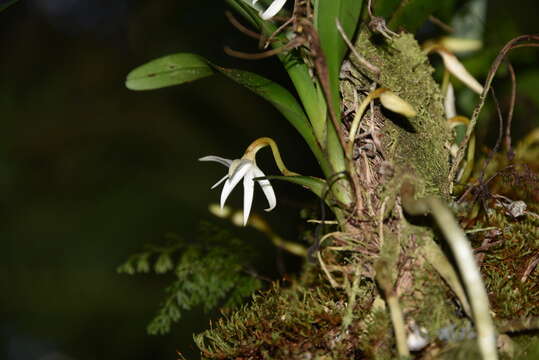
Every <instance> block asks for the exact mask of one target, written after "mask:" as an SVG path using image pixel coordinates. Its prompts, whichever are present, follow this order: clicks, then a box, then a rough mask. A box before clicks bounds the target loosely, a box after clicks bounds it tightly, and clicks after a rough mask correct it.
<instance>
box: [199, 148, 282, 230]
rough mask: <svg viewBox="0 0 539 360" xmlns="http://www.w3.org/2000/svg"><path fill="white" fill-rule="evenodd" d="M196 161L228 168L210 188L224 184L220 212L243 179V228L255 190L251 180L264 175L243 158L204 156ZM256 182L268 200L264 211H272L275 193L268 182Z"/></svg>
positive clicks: (252, 162)
mask: <svg viewBox="0 0 539 360" xmlns="http://www.w3.org/2000/svg"><path fill="white" fill-rule="evenodd" d="M198 160H199V161H215V162H218V163H219V164H222V165H225V166H226V167H227V168H228V174H226V175H225V176H224V177H223V178H222V179H221V180H219V181H218V182H217V183H215V185H213V186H212V187H211V188H212V189H214V188H216V187H217V186H219V185H220V184H221V183H222V182H223V181H224V182H225V185H224V186H223V191H222V192H221V210H223V207H224V205H225V202H226V199H227V198H228V195H230V193H231V192H232V190H233V189H234V188H235V187H236V185H238V183H239V182H240V180H241V179H243V226H245V225H246V224H247V220H248V219H249V213H250V212H251V205H252V204H253V192H254V188H255V180H253V179H254V178H257V177H264V176H265V175H264V173H263V172H262V170H260V169H259V168H258V166H256V163H255V161H254V160H251V159H246V158H245V157H244V158H241V159H235V160H230V159H225V158H222V157H220V156H214V155H210V156H204V157H202V158H200V159H198ZM256 182H258V184H259V185H260V187H261V188H262V191H263V192H264V195H266V199H267V200H268V204H269V207H268V208H267V209H265V211H271V210H273V209H274V208H275V205H276V204H277V199H276V198H275V193H274V192H273V188H272V187H271V184H270V182H269V180H267V179H260V180H256Z"/></svg>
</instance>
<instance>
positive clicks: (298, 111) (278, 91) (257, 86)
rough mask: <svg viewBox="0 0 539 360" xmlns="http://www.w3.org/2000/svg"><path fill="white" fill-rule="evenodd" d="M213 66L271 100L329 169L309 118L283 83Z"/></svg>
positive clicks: (322, 163) (322, 165)
mask: <svg viewBox="0 0 539 360" xmlns="http://www.w3.org/2000/svg"><path fill="white" fill-rule="evenodd" d="M212 67H213V68H214V69H215V70H217V71H219V72H220V73H221V74H223V75H225V76H226V77H228V78H229V79H231V80H233V81H235V82H237V83H238V84H240V85H243V86H245V87H246V88H247V89H249V90H251V91H252V92H254V93H255V94H257V95H259V96H261V97H262V98H264V99H265V100H267V101H268V102H270V103H271V104H272V105H273V106H274V107H275V108H276V109H277V110H278V111H279V112H280V113H281V114H282V115H283V116H284V117H285V118H286V119H287V120H288V121H289V122H290V124H291V125H292V126H294V128H296V130H297V131H298V132H299V133H300V134H301V136H302V137H303V138H304V139H305V141H306V142H307V144H308V145H309V147H310V148H311V151H312V152H313V154H314V155H315V157H316V158H317V160H318V162H319V163H320V166H321V167H322V170H323V171H326V170H328V169H329V167H328V166H329V165H328V164H327V163H326V160H325V156H324V155H323V153H322V151H321V148H320V145H319V144H318V142H317V141H316V138H315V136H314V133H313V131H312V127H311V126H310V124H309V119H308V118H307V116H306V115H305V112H304V111H303V108H302V107H301V105H300V104H299V103H298V101H297V100H296V98H295V97H294V96H293V95H292V94H291V93H290V92H289V91H288V90H286V89H285V88H284V87H282V86H281V85H279V84H277V83H275V82H273V81H271V80H269V79H267V78H265V77H263V76H260V75H258V74H255V73H251V72H248V71H243V70H236V69H227V68H223V67H220V66H217V65H214V64H212Z"/></svg>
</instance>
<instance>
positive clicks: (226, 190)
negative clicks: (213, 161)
mask: <svg viewBox="0 0 539 360" xmlns="http://www.w3.org/2000/svg"><path fill="white" fill-rule="evenodd" d="M252 167H253V163H252V162H245V163H242V164H240V165H239V166H238V168H237V169H236V171H235V172H234V174H232V176H231V177H229V178H228V179H227V180H226V181H225V186H223V191H222V192H221V209H222V208H223V207H224V206H225V202H226V199H227V198H228V195H230V193H231V192H232V190H233V189H234V188H235V187H236V185H238V183H239V182H240V180H241V179H242V178H243V177H244V176H245V174H246V173H247V172H248V171H249V169H251V168H252Z"/></svg>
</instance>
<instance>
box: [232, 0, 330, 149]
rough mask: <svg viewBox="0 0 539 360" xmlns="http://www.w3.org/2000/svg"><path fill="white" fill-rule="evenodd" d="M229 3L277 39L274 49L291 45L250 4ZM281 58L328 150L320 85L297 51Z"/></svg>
mask: <svg viewBox="0 0 539 360" xmlns="http://www.w3.org/2000/svg"><path fill="white" fill-rule="evenodd" d="M227 2H228V3H229V4H230V5H231V6H232V7H233V8H234V10H236V11H237V12H238V13H239V14H240V15H242V16H243V17H244V18H245V19H246V20H247V21H248V22H249V23H251V25H253V26H255V27H256V29H257V30H259V31H260V32H261V33H262V34H264V35H265V36H272V37H273V38H274V41H273V42H272V47H273V48H274V49H278V48H280V47H282V46H284V45H286V43H288V41H289V40H288V39H287V37H286V30H282V31H280V32H277V26H276V25H275V24H274V23H273V22H271V21H264V20H262V19H261V18H260V16H259V15H258V12H257V11H256V10H255V9H254V8H253V7H252V6H251V5H249V4H247V2H246V1H245V0H227ZM277 57H278V58H279V60H280V61H281V63H282V64H283V67H284V68H285V70H286V71H287V72H288V75H289V76H290V80H292V83H293V84H294V87H295V88H296V91H297V93H298V95H299V98H300V99H301V103H302V104H303V107H304V108H305V112H306V113H307V116H308V118H309V121H310V123H311V125H312V127H313V131H314V134H315V136H316V139H317V140H318V143H319V144H320V146H321V147H322V148H324V147H325V139H326V104H325V100H324V99H323V98H321V97H320V93H319V90H318V88H317V86H316V85H315V84H316V82H315V80H313V78H312V76H311V74H310V69H309V66H308V65H306V64H305V62H304V60H303V59H302V58H301V56H299V54H298V52H297V51H295V50H291V51H286V52H282V53H280V54H278V55H277Z"/></svg>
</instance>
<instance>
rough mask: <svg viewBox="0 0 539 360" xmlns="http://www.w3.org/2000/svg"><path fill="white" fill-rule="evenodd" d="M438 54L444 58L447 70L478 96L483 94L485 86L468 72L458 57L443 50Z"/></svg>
mask: <svg viewBox="0 0 539 360" xmlns="http://www.w3.org/2000/svg"><path fill="white" fill-rule="evenodd" d="M438 54H440V56H441V57H442V59H443V61H444V65H445V67H446V68H447V70H448V71H449V72H450V73H451V74H452V75H454V76H455V77H456V78H457V79H459V80H460V81H462V82H463V83H464V84H466V86H468V87H469V88H470V89H472V90H473V91H475V92H476V93H478V94H481V93H482V92H483V85H481V84H480V83H479V82H478V81H477V80H475V78H474V77H473V76H472V74H470V73H469V72H468V70H466V68H465V67H464V65H462V63H461V62H460V61H459V59H457V57H456V56H455V55H453V54H451V53H448V52H446V51H443V50H439V51H438Z"/></svg>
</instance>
